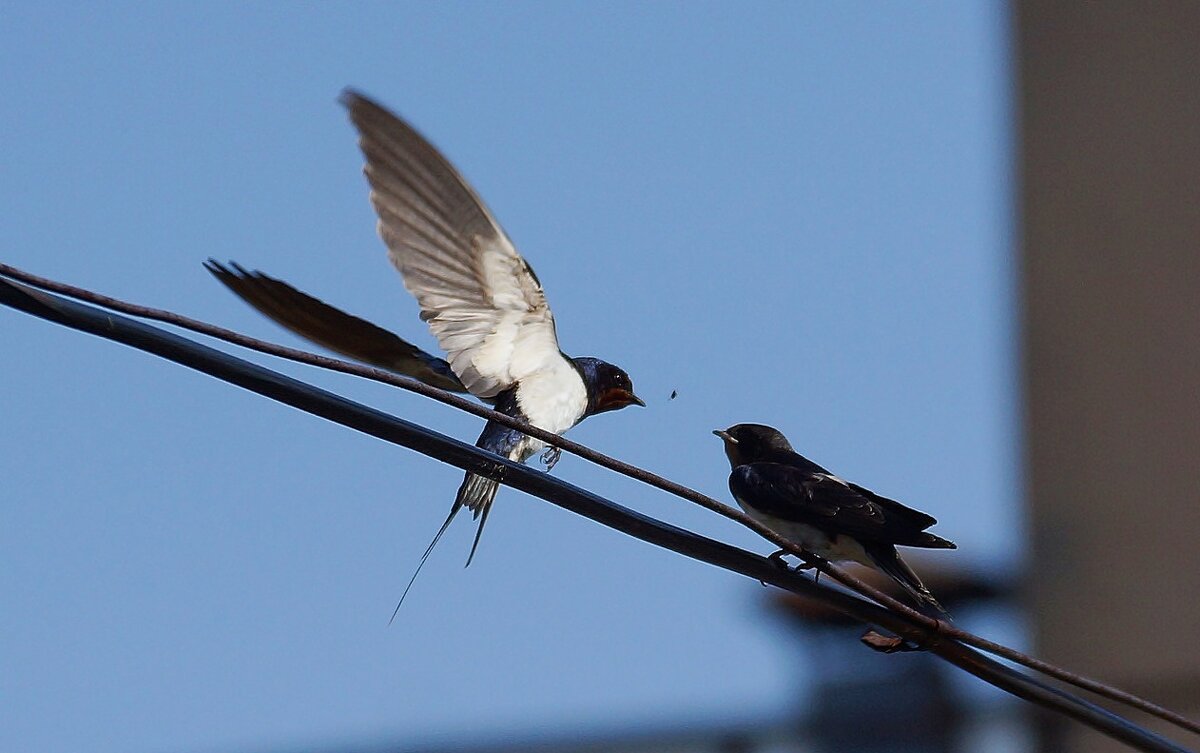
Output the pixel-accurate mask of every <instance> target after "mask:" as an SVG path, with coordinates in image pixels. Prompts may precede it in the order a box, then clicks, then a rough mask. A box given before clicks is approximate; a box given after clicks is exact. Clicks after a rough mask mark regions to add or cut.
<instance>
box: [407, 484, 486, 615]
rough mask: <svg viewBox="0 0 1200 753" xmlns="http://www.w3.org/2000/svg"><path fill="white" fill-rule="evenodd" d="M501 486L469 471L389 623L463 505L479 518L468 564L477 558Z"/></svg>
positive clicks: (426, 548) (409, 580)
mask: <svg viewBox="0 0 1200 753" xmlns="http://www.w3.org/2000/svg"><path fill="white" fill-rule="evenodd" d="M499 488H500V484H499V483H498V482H496V481H492V480H491V479H489V478H484V477H483V476H476V475H475V474H474V473H468V474H467V477H466V478H465V479H463V482H462V486H460V487H458V495H457V496H456V497H455V498H454V505H453V506H452V507H451V508H450V514H449V515H447V516H446V520H445V522H443V523H442V527H441V528H439V529H438V532H437V533H436V534H434V536H433V541H430V542H429V546H427V547H425V553H424V554H422V555H421V561H420V562H418V563H417V569H416V570H414V571H413V574H412V577H411V578H409V579H408V585H406V586H405V587H404V593H402V594H400V601H398V602H396V608H395V609H394V610H392V618H391V619H390V620H388V624H389V625H390V624H392V622H393V621H395V619H396V615H397V614H399V613H400V607H401V606H402V605H403V604H404V599H405V597H407V596H408V592H409V591H410V590H411V589H412V587H413V583H416V582H417V576H418V575H420V574H421V568H423V567H425V560H427V559H429V554H430V552H432V551H433V548H434V547H435V546H437V543H438V542H439V541H441V540H442V534H444V533H445V532H446V529H447V528H449V527H450V521H452V520H454V516H455V515H457V514H458V511H459V510H461V509H462V508H463V507H466V508H467V509H469V510H471V511H472V512H473V513H474V517H475V518H477V519H478V520H479V530H477V531H475V541H474V542H473V543H472V544H471V554H470V555H469V556H468V557H467V565H470V564H471V560H472V559H474V558H475V550H476V549H477V548H478V547H479V537H480V536H481V535H482V534H483V524H484V523H486V522H487V516H488V513H489V512H490V511H491V509H492V500H493V499H495V498H496V491H497V490H498V489H499Z"/></svg>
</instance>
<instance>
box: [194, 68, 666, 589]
mask: <svg viewBox="0 0 1200 753" xmlns="http://www.w3.org/2000/svg"><path fill="white" fill-rule="evenodd" d="M341 101H342V103H343V104H344V105H345V106H346V108H347V110H348V111H349V114H350V120H351V122H352V123H353V124H354V126H355V128H356V129H357V130H358V133H359V146H360V148H361V149H362V152H363V155H364V157H365V159H366V165H365V167H364V168H363V172H364V174H365V175H366V177H367V181H368V183H369V185H370V188H371V193H370V198H371V204H372V205H373V206H374V209H375V212H376V214H377V215H378V217H379V225H378V229H379V235H380V237H381V238H382V239H383V242H384V244H385V245H386V246H387V250H388V257H389V258H390V259H391V262H392V264H393V265H395V267H396V268H397V269H398V270H399V271H400V275H401V277H402V278H403V281H404V285H405V287H406V288H408V291H409V292H410V293H412V294H413V296H415V297H416V299H417V302H418V303H419V304H420V307H421V319H422V320H424V321H425V322H427V323H428V325H429V328H430V330H432V332H433V335H434V336H435V337H436V338H437V340H438V344H439V345H440V346H441V347H442V349H443V350H444V351H445V352H446V358H445V359H442V358H438V357H437V356H434V355H432V354H430V353H426V352H424V351H423V350H421V349H420V348H418V347H416V346H415V345H412V344H410V343H408V342H406V341H404V340H403V339H401V338H400V337H398V336H396V335H394V334H392V333H391V332H388V331H387V330H384V329H382V328H380V327H377V326H375V325H374V324H371V323H370V322H366V321H364V320H362V319H359V318H357V317H355V316H352V315H350V314H347V313H345V312H343V311H340V310H338V309H336V308H334V307H332V306H330V305H328V304H326V303H324V302H322V301H320V300H318V299H316V298H314V297H312V296H310V295H307V294H305V293H302V292H301V291H299V290H297V289H295V288H293V287H292V286H290V285H288V284H287V283H284V282H281V281H279V280H276V279H273V278H271V277H268V276H266V275H264V274H262V273H259V272H252V271H247V270H246V269H244V268H242V267H240V266H238V265H236V264H232V263H231V264H230V265H229V266H225V265H223V264H220V263H218V262H215V261H213V260H211V259H210V260H209V261H208V262H207V264H206V265H205V266H206V267H207V268H208V271H209V272H211V273H212V274H213V275H214V276H215V277H216V278H217V279H218V280H220V281H221V282H222V283H224V284H225V285H226V286H227V287H228V288H229V289H230V290H232V291H233V292H234V293H236V294H237V295H238V296H240V297H241V298H243V299H244V300H245V301H246V302H247V303H249V304H250V305H252V306H254V307H255V308H257V309H258V310H259V311H260V312H262V313H263V314H266V315H267V316H268V317H270V318H272V319H274V320H275V321H276V322H277V323H279V324H281V325H283V326H284V327H286V328H288V329H290V330H292V331H293V332H296V333H297V334H299V335H301V336H303V337H306V338H308V339H309V340H311V341H313V342H315V343H317V344H318V345H321V346H323V347H325V348H328V349H329V350H332V351H334V352H336V353H339V354H342V355H345V356H349V357H351V358H354V359H356V360H359V361H362V362H364V363H367V364H371V365H374V366H378V367H381V368H384V369H388V370H391V371H393V372H397V373H400V374H403V375H406V376H411V377H414V378H416V379H419V380H421V381H423V382H426V383H427V384H431V385H434V386H437V387H441V388H442V389H447V390H451V391H456V392H469V393H471V394H472V395H474V396H475V397H477V398H479V399H481V400H483V401H485V402H487V403H490V404H492V405H493V406H494V407H495V408H496V410H498V411H501V412H503V413H505V414H506V415H509V416H514V417H517V418H520V419H523V420H525V421H528V422H529V423H531V424H533V425H534V426H536V427H538V428H541V429H544V430H546V431H550V432H554V433H555V434H561V433H562V432H564V431H566V430H567V429H570V428H571V427H572V426H574V425H575V424H577V423H579V422H580V421H582V420H583V419H584V418H586V417H588V416H592V415H595V414H597V413H604V412H606V411H613V410H619V409H621V408H624V407H626V406H630V405H641V406H644V405H645V403H644V402H642V400H641V399H640V398H639V397H638V396H637V395H636V394H634V391H633V383H632V382H631V381H630V379H629V376H628V374H626V373H625V372H624V371H623V370H621V369H620V368H618V367H617V366H614V365H613V364H611V363H607V362H605V361H602V360H600V359H598V358H572V357H570V356H567V355H566V354H564V353H563V352H562V350H560V348H559V345H558V336H557V334H556V332H555V327H554V316H553V314H552V313H551V311H550V306H549V305H548V304H547V302H546V296H545V293H544V292H543V291H542V285H541V283H540V282H539V281H538V278H537V275H535V274H534V272H533V269H532V268H531V267H530V266H529V263H528V262H526V261H525V259H524V258H522V256H521V255H520V254H519V253H518V252H517V249H516V247H515V246H514V245H513V243H512V241H511V240H509V238H508V235H506V234H505V232H504V230H503V229H501V227H500V225H499V223H497V222H496V220H495V218H494V217H493V216H492V214H491V212H490V211H489V210H488V208H487V207H486V206H485V205H484V203H483V201H482V200H481V199H480V198H479V196H478V195H477V194H476V193H475V191H474V190H473V189H472V188H471V186H470V185H469V184H468V183H467V181H466V179H464V178H463V177H462V175H461V174H459V172H458V171H457V170H456V169H455V168H454V166H453V165H451V164H450V162H449V161H448V160H447V159H446V158H445V157H444V156H442V154H441V153H440V152H439V151H438V150H437V149H436V148H435V147H434V146H433V145H432V144H431V143H430V142H429V141H427V140H426V139H425V138H424V137H422V136H421V134H419V133H418V132H417V131H416V130H415V129H414V128H413V127H412V126H411V125H409V124H408V123H407V122H405V121H404V120H402V119H401V118H399V117H397V116H396V115H394V114H393V113H391V112H389V111H388V110H386V109H384V108H383V107H382V106H380V105H378V104H376V103H375V102H373V101H371V100H370V99H368V98H367V97H365V96H363V95H361V94H358V93H356V92H353V91H346V92H345V93H344V94H343V96H342V100H341ZM475 444H476V446H478V447H481V448H483V449H486V450H490V451H492V452H494V453H496V454H498V455H501V456H503V457H506V458H508V459H509V460H513V461H516V462H524V461H525V460H527V459H528V458H529V457H531V456H532V455H534V454H536V453H538V452H540V451H542V450H544V449H545V448H546V445H545V444H544V443H542V442H540V441H538V440H536V439H533V438H532V437H529V436H527V435H525V434H523V433H521V432H520V431H517V430H515V429H511V428H509V427H507V426H502V425H500V424H497V423H494V422H491V421H489V422H488V423H487V425H486V426H484V429H483V433H482V434H480V435H479V439H478V440H477V441H476V443H475ZM551 462H552V461H551ZM497 488H498V484H497V482H496V481H493V480H491V479H489V478H485V477H483V476H478V475H475V474H472V473H468V474H467V475H466V478H465V479H464V480H463V482H462V485H461V486H460V487H459V489H458V494H457V495H456V497H455V499H454V505H453V506H452V507H451V509H450V514H449V516H448V517H447V518H446V522H445V523H444V524H443V525H442V527H441V529H440V530H439V531H438V533H437V535H436V536H435V537H434V539H433V541H432V542H431V543H430V545H429V548H428V549H427V550H426V551H425V555H424V556H423V557H422V558H421V563H422V564H424V562H425V558H427V557H428V556H429V552H430V551H432V550H433V547H434V546H435V545H436V544H437V542H438V540H439V539H440V538H441V536H442V534H443V533H444V532H445V530H446V528H447V527H448V526H449V525H450V522H451V521H452V520H453V519H454V516H455V515H456V514H457V513H458V511H459V510H460V509H462V508H463V507H466V508H467V509H469V510H470V511H471V512H472V513H473V514H474V516H475V518H476V519H478V520H479V528H478V530H477V531H476V534H475V540H474V542H473V543H472V545H471V554H470V555H469V557H468V559H467V564H468V565H469V564H470V562H471V560H472V559H473V558H474V556H475V550H476V548H477V547H478V546H479V537H480V535H481V534H482V533H483V526H484V523H486V522H487V516H488V513H489V511H490V510H491V505H492V500H493V499H494V498H495V496H496V491H497ZM419 570H420V567H419V566H418V572H419ZM413 577H414V579H415V577H416V575H415V574H414V576H413ZM409 585H410V586H411V585H412V584H411V582H410V584H409ZM405 593H407V589H406V590H405Z"/></svg>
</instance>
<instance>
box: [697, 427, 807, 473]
mask: <svg viewBox="0 0 1200 753" xmlns="http://www.w3.org/2000/svg"><path fill="white" fill-rule="evenodd" d="M713 434H716V435H717V436H718V437H720V438H721V441H722V442H724V443H725V456H726V457H728V458H729V465H730V466H731V467H733V468H737V467H738V466H739V465H745V464H746V463H756V462H758V461H760V460H765V459H767V458H768V457H770V456H771V455H773V454H777V453H781V452H794V450H793V449H792V445H791V444H789V443H788V441H787V437H785V436H783V433H782V432H780V431H779V429H773V428H771V427H770V426H764V425H763V424H734V425H733V426H730V427H729V428H728V429H717V430H715V431H714V432H713Z"/></svg>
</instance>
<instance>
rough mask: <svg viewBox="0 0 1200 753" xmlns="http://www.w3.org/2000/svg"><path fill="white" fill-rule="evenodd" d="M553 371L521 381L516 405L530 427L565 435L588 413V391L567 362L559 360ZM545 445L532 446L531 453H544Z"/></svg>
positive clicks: (536, 374) (542, 372)
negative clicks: (586, 411) (542, 451)
mask: <svg viewBox="0 0 1200 753" xmlns="http://www.w3.org/2000/svg"><path fill="white" fill-rule="evenodd" d="M558 361H559V362H558V363H556V364H554V365H553V366H552V367H551V368H544V369H542V370H540V371H538V372H536V373H534V374H530V375H529V376H527V377H526V378H524V379H522V380H521V382H520V385H519V386H518V387H517V405H518V406H519V407H520V408H521V412H522V413H524V414H525V418H526V419H528V420H529V423H531V424H533V425H534V426H536V427H538V428H539V429H545V430H546V431H552V432H554V433H555V434H562V433H563V432H564V431H566V430H567V429H570V428H571V427H572V426H574V425H575V424H577V423H579V420H580V419H581V418H583V413H584V411H585V410H587V388H586V387H585V386H584V384H583V378H582V377H581V376H579V372H578V371H576V370H575V367H574V366H572V365H571V364H570V363H569V362H568V361H567V360H566V359H565V358H561V357H560V358H559V359H558ZM544 447H545V444H544V443H543V442H537V441H535V442H533V443H532V444H531V445H530V448H529V452H530V453H531V454H532V453H534V452H538V451H539V450H541V449H543V448H544Z"/></svg>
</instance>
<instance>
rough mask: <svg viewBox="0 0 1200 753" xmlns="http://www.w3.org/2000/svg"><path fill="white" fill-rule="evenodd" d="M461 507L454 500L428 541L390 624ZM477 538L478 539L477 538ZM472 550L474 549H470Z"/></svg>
mask: <svg viewBox="0 0 1200 753" xmlns="http://www.w3.org/2000/svg"><path fill="white" fill-rule="evenodd" d="M461 509H462V503H461V502H459V501H458V500H455V501H454V506H453V507H451V508H450V514H449V515H447V516H446V522H444V523H442V527H441V528H439V529H438V532H437V533H436V534H435V535H434V537H433V541H430V542H429V546H427V547H425V553H424V554H422V555H421V561H420V562H418V563H417V569H416V570H414V571H413V574H412V577H411V578H409V579H408V585H407V586H405V587H404V593H402V594H400V601H398V602H396V608H395V609H394V610H393V611H392V619H390V620H388V624H389V625H391V624H392V623H393V622H394V621H395V620H396V615H397V614H399V613H400V606H401V605H402V604H404V598H405V597H406V596H408V591H409V589H411V588H412V587H413V583H416V582H417V576H418V575H420V574H421V568H423V567H425V560H427V559H429V553H430V552H432V551H433V548H434V547H435V546H437V543H438V542H439V541H441V540H442V534H443V533H445V532H446V529H447V528H449V527H450V521H452V520H454V516H455V515H457V514H458V511H459V510H461ZM477 540H478V539H477ZM472 551H474V550H472Z"/></svg>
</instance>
